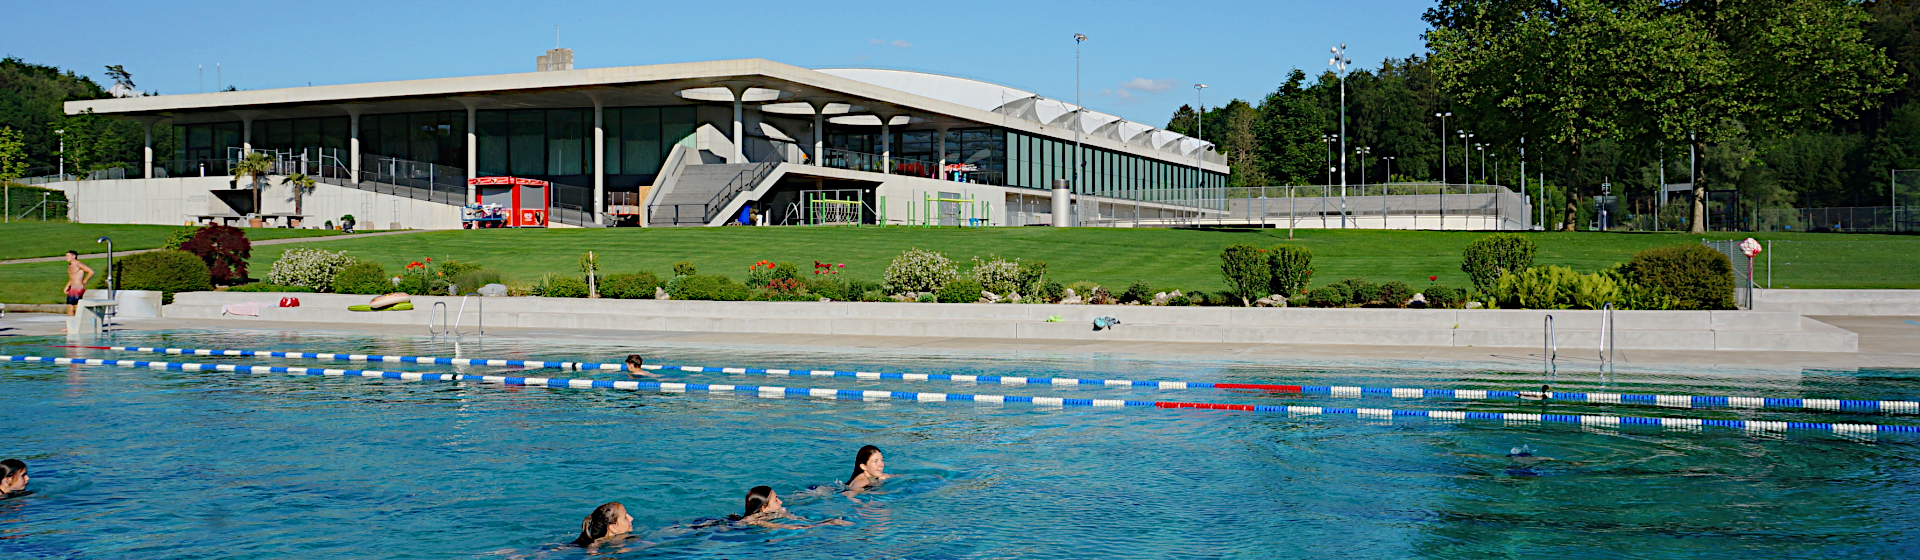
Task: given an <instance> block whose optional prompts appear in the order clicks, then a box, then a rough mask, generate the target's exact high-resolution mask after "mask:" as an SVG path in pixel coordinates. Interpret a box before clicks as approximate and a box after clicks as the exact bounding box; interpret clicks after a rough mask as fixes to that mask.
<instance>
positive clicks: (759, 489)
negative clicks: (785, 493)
mask: <svg viewBox="0 0 1920 560" xmlns="http://www.w3.org/2000/svg"><path fill="white" fill-rule="evenodd" d="M771 496H773V487H772V486H755V487H753V489H752V490H748V491H747V503H746V507H745V508H744V510H743V511H742V512H741V513H740V515H729V516H727V519H732V520H735V521H739V520H741V519H746V518H748V517H752V516H753V514H756V513H760V510H761V509H762V508H765V507H767V501H768V500H767V498H768V497H771Z"/></svg>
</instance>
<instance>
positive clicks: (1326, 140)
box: [1320, 134, 1333, 198]
mask: <svg viewBox="0 0 1920 560" xmlns="http://www.w3.org/2000/svg"><path fill="white" fill-rule="evenodd" d="M1320 143H1321V144H1326V145H1327V182H1326V183H1322V184H1323V185H1326V186H1332V185H1333V135H1332V134H1322V135H1320ZM1320 196H1321V197H1322V198H1324V197H1326V196H1327V189H1326V188H1325V187H1322V188H1321V189H1320Z"/></svg>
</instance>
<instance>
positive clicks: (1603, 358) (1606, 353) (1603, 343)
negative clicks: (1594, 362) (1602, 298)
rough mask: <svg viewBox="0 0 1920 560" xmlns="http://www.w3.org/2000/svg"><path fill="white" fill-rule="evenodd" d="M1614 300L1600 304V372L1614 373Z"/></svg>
mask: <svg viewBox="0 0 1920 560" xmlns="http://www.w3.org/2000/svg"><path fill="white" fill-rule="evenodd" d="M1613 342H1614V335H1613V302H1611V301H1609V302H1607V303H1606V304H1605V305H1601V306H1600V373H1613Z"/></svg>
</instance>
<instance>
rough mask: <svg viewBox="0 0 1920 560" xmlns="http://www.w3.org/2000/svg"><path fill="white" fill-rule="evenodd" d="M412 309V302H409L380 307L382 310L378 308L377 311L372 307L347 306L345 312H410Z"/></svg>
mask: <svg viewBox="0 0 1920 560" xmlns="http://www.w3.org/2000/svg"><path fill="white" fill-rule="evenodd" d="M412 309H413V302H410V301H403V302H400V303H396V304H393V305H389V306H386V307H382V308H379V309H374V308H373V306H371V305H349V306H347V311H409V310H412Z"/></svg>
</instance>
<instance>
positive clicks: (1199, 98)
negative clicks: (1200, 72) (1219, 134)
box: [1193, 84, 1207, 142]
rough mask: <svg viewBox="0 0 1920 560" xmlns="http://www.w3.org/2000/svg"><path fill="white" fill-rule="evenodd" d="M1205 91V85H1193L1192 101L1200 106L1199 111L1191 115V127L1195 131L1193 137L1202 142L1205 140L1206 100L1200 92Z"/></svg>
mask: <svg viewBox="0 0 1920 560" xmlns="http://www.w3.org/2000/svg"><path fill="white" fill-rule="evenodd" d="M1205 89H1207V84H1193V100H1194V102H1195V103H1199V104H1200V109H1199V110H1198V111H1196V112H1194V114H1193V126H1194V130H1195V132H1194V133H1193V137H1194V138H1195V139H1197V140H1200V141H1202V142H1204V141H1206V140H1207V98H1206V96H1204V95H1202V94H1203V93H1205V92H1204V91H1202V90H1205Z"/></svg>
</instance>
